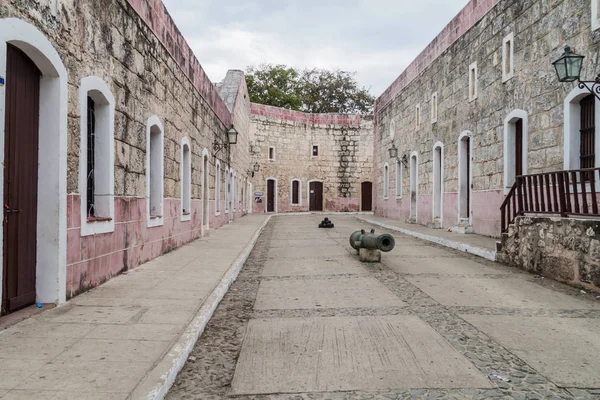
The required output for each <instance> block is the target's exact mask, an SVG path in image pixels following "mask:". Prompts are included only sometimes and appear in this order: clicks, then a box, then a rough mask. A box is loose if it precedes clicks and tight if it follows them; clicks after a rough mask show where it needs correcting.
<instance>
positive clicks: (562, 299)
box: [405, 276, 595, 310]
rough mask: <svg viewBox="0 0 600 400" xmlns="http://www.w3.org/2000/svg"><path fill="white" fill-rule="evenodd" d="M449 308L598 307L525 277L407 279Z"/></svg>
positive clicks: (417, 277)
mask: <svg viewBox="0 0 600 400" xmlns="http://www.w3.org/2000/svg"><path fill="white" fill-rule="evenodd" d="M405 279H406V280H407V281H409V282H411V283H412V284H413V285H415V286H417V287H418V288H419V289H421V290H422V291H423V292H425V293H426V294H427V295H429V296H431V297H432V298H434V299H435V300H436V301H438V302H440V303H441V304H443V305H445V306H466V307H469V306H470V307H492V308H494V307H497V308H500V307H508V308H539V309H561V310H562V309H576V310H577V309H591V308H595V307H594V304H590V303H589V302H586V301H582V300H579V299H577V298H575V297H573V296H568V295H566V294H563V293H559V292H556V291H553V290H551V289H548V288H545V287H542V286H540V285H537V284H535V283H532V282H528V281H526V280H524V279H522V278H514V277H510V278H502V277H500V278H482V277H474V276H462V277H456V278H455V277H420V276H407V277H406V278H405Z"/></svg>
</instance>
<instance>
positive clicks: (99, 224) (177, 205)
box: [0, 0, 252, 313]
mask: <svg viewBox="0 0 600 400" xmlns="http://www.w3.org/2000/svg"><path fill="white" fill-rule="evenodd" d="M0 43H1V44H2V51H1V52H0V78H1V80H0V110H1V111H2V112H0V126H1V127H2V129H3V134H2V135H0V137H1V138H2V139H1V140H0V157H1V158H2V161H3V162H2V165H3V173H2V174H0V182H1V184H0V186H2V187H3V190H2V191H0V196H2V204H4V205H5V206H4V219H5V224H4V229H3V230H2V231H0V241H1V242H2V243H3V246H0V259H2V266H3V272H4V273H3V279H4V280H3V282H2V286H1V287H2V307H3V313H8V312H11V311H13V310H16V309H18V308H21V307H23V306H25V305H28V304H31V303H32V302H34V301H36V300H37V301H40V302H43V303H60V302H64V301H65V300H66V299H68V298H70V297H72V296H74V295H76V294H78V293H81V292H82V291H85V290H87V289H89V288H91V287H94V286H96V285H98V284H100V283H102V282H104V281H106V280H107V279H110V277H112V276H114V275H116V274H118V273H120V272H122V271H124V270H127V269H130V268H134V267H136V266H138V265H140V264H142V263H144V262H146V261H148V260H150V259H152V258H155V257H157V256H159V255H161V254H164V253H165V252H168V251H170V250H171V249H173V248H176V247H178V246H181V245H182V244H184V243H187V242H189V241H191V240H193V239H195V238H197V237H199V236H201V235H207V234H208V233H209V231H210V230H211V229H215V228H218V227H219V226H221V225H223V224H224V223H227V222H228V221H229V220H232V219H235V218H238V217H240V216H242V215H244V214H245V213H247V212H248V208H249V206H250V204H249V203H248V202H247V201H246V200H247V198H248V196H246V193H248V192H249V190H248V188H249V187H250V186H251V184H252V182H251V180H250V175H248V173H247V171H249V170H250V160H251V157H250V154H249V151H248V148H249V125H250V102H249V98H248V94H247V90H246V86H245V80H244V78H243V74H240V73H239V72H236V71H230V73H229V74H228V75H227V77H226V78H225V80H224V82H223V85H221V87H220V88H217V86H215V85H213V83H212V82H211V81H210V80H209V79H208V77H207V76H206V74H205V73H204V71H203V70H202V67H201V66H200V63H199V61H198V60H197V59H196V58H195V57H194V56H193V54H192V51H191V50H190V48H189V46H188V45H187V43H186V42H185V40H184V39H183V37H182V36H181V34H180V33H179V31H178V30H177V28H176V27H175V25H174V23H173V21H172V20H171V18H170V16H169V15H168V13H167V12H166V9H165V8H164V6H163V5H162V3H161V2H160V1H149V0H106V1H96V0H81V1H56V0H35V1H34V0H25V1H3V2H1V3H0ZM219 89H221V91H222V93H221V95H223V97H224V98H225V100H223V98H222V97H221V95H220V93H219ZM231 128H234V129H235V130H236V131H237V132H238V138H237V144H232V145H230V146H229V147H225V148H223V149H220V150H219V151H217V148H218V147H221V146H220V145H221V144H223V143H226V141H227V140H228V139H227V137H228V136H227V135H228V131H229V130H230V129H231ZM36 144H37V146H36ZM215 144H216V145H217V146H216V147H215ZM3 250H4V251H3Z"/></svg>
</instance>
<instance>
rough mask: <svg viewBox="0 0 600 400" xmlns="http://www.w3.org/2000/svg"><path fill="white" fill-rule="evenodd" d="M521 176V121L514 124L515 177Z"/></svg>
mask: <svg viewBox="0 0 600 400" xmlns="http://www.w3.org/2000/svg"><path fill="white" fill-rule="evenodd" d="M520 175H523V120H522V119H520V120H518V121H517V122H516V123H515V176H520Z"/></svg>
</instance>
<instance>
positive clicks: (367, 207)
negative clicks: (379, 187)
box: [360, 182, 373, 211]
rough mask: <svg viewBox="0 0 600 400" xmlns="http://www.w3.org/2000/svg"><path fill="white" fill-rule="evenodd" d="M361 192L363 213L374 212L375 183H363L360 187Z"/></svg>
mask: <svg viewBox="0 0 600 400" xmlns="http://www.w3.org/2000/svg"><path fill="white" fill-rule="evenodd" d="M360 191H361V199H362V204H361V207H360V209H361V211H373V183H372V182H363V183H362V184H361V185H360Z"/></svg>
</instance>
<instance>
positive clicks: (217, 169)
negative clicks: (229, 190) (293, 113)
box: [215, 160, 221, 215]
mask: <svg viewBox="0 0 600 400" xmlns="http://www.w3.org/2000/svg"><path fill="white" fill-rule="evenodd" d="M219 214H221V162H220V161H219V160H217V162H216V167H215V215H219Z"/></svg>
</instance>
